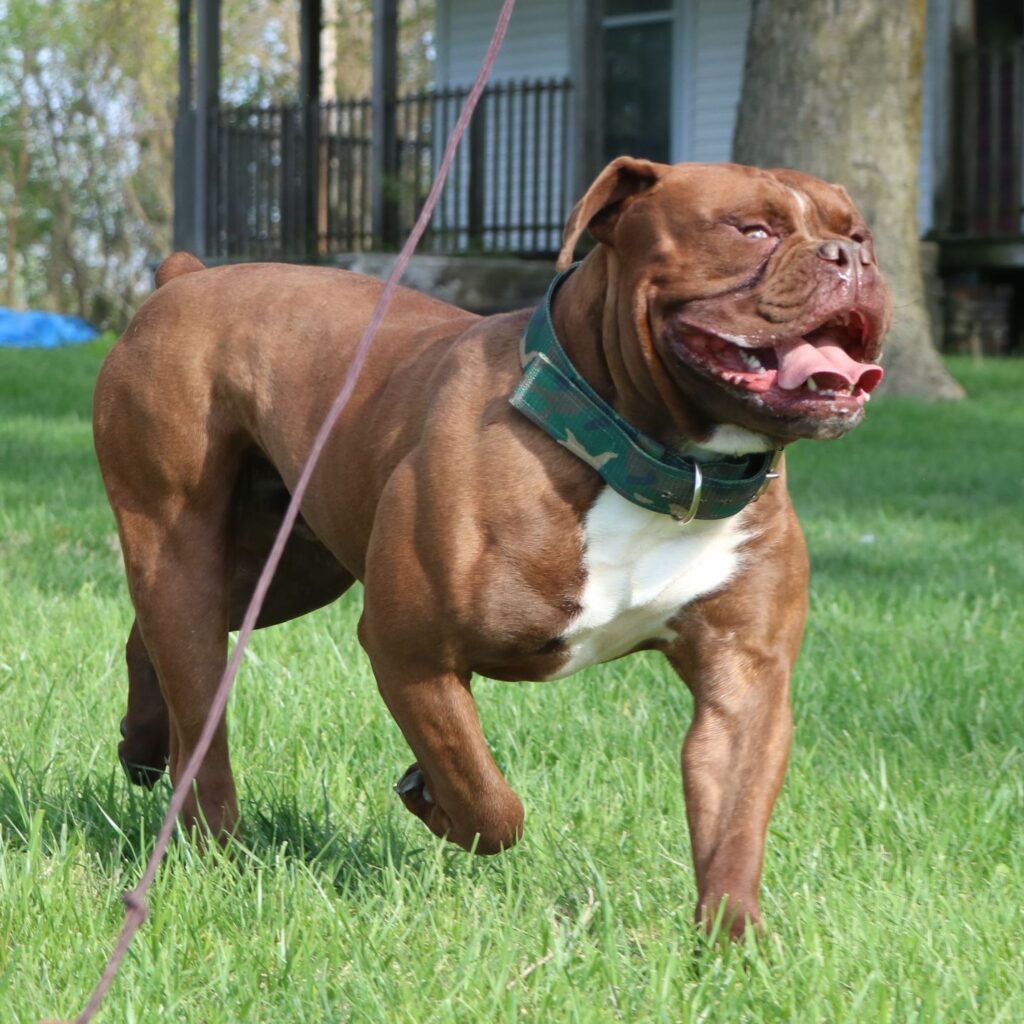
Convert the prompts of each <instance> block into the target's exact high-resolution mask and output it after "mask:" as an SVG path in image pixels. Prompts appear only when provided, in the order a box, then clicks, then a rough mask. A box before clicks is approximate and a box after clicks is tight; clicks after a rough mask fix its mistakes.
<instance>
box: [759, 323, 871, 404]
mask: <svg viewBox="0 0 1024 1024" xmlns="http://www.w3.org/2000/svg"><path fill="white" fill-rule="evenodd" d="M775 354H776V356H777V357H778V360H779V371H778V375H777V376H776V378H775V379H776V383H777V384H778V385H779V387H780V388H784V389H785V390H786V391H795V390H796V389H797V388H799V387H802V386H803V385H804V384H806V383H807V381H808V380H810V379H811V378H812V377H813V378H814V383H815V384H817V385H818V387H819V388H825V389H829V388H845V387H847V386H851V385H858V386H859V387H861V388H863V390H864V391H868V392H870V391H874V389H875V388H876V387H878V384H879V382H880V381H881V379H882V372H883V371H882V368H881V367H880V366H876V365H875V364H874V363H858V362H857V361H856V360H854V359H851V358H850V356H849V355H848V354H847V353H846V351H845V350H844V349H843V348H842V346H840V345H837V344H836V343H835V342H833V341H830V340H829V338H828V336H827V335H825V336H823V337H821V338H819V339H816V340H815V341H808V340H807V339H806V338H797V339H795V340H794V341H787V342H783V343H782V344H780V345H776V346H775ZM819 375H820V376H819Z"/></svg>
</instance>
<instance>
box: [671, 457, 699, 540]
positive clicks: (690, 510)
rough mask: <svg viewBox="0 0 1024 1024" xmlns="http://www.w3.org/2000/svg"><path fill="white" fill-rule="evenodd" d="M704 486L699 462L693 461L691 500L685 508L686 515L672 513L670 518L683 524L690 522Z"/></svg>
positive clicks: (697, 506)
mask: <svg viewBox="0 0 1024 1024" xmlns="http://www.w3.org/2000/svg"><path fill="white" fill-rule="evenodd" d="M703 488H704V477H703V475H702V474H701V471H700V464H699V463H697V462H695V463H694V464H693V501H691V502H690V507H689V508H688V509H687V510H686V515H684V516H677V515H675V514H674V513H673V514H672V518H673V519H674V520H675V521H676V522H677V523H682V524H683V526H685V525H686V524H687V523H689V522H692V521H693V518H694V517H695V516H696V515H697V509H698V508H700V493H701V491H702V490H703Z"/></svg>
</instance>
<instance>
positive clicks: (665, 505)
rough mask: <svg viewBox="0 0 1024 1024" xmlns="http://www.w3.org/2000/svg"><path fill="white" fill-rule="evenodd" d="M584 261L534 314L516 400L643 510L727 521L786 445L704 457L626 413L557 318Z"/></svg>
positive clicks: (764, 481)
mask: <svg viewBox="0 0 1024 1024" xmlns="http://www.w3.org/2000/svg"><path fill="white" fill-rule="evenodd" d="M578 266H579V264H578V263H576V264H573V266H571V267H570V268H569V269H568V270H565V271H563V272H562V273H560V274H558V275H557V276H556V277H555V279H554V281H552V282H551V287H550V288H549V289H548V293H547V296H546V298H545V300H544V302H543V303H542V304H541V305H540V306H538V307H537V309H536V310H535V311H534V314H533V316H532V317H531V318H530V322H529V324H527V327H526V331H525V332H524V333H523V339H522V343H521V346H520V358H521V360H522V364H523V369H524V371H525V372H524V373H523V378H522V380H521V381H520V382H519V385H518V386H517V387H516V389H515V391H513V392H512V395H511V397H510V398H509V401H510V402H511V403H512V405H513V406H514V407H515V408H516V409H518V410H519V411H520V412H521V413H522V414H523V415H524V416H525V417H526V418H527V419H529V420H531V421H532V422H533V423H535V424H536V425H537V426H538V427H540V428H541V430H543V431H544V432H545V433H547V434H549V435H550V436H551V437H553V438H554V439H555V440H556V441H557V442H558V443H559V444H560V445H562V446H563V447H565V448H567V449H568V450H569V451H570V452H572V453H573V455H575V456H576V457H577V458H579V459H582V460H583V461H584V462H586V463H587V465H589V466H591V467H592V468H593V469H595V470H596V471H597V472H598V473H599V474H600V475H601V477H602V478H603V479H604V480H605V482H606V483H607V484H608V485H609V486H611V487H613V488H614V489H615V490H616V491H618V492H619V494H621V495H622V496H623V497H624V498H627V499H628V500H629V501H631V502H633V504H635V505H639V506H640V507H641V508H646V509H650V510H652V511H654V512H661V513H664V514H665V515H670V516H672V517H673V518H674V519H678V520H679V521H680V522H684V523H688V522H689V521H690V520H691V519H725V518H727V517H728V516H733V515H735V514H736V513H737V512H739V511H741V510H742V509H744V508H746V506H747V505H749V504H750V502H752V501H755V500H756V499H757V498H758V496H759V495H760V494H761V492H762V491H763V490H764V489H765V487H767V486H768V483H769V482H770V481H771V480H773V479H774V478H775V477H776V476H777V475H778V474H777V473H776V472H775V467H776V464H777V463H778V460H779V456H780V454H781V449H780V450H779V451H775V452H755V453H753V454H751V455H740V456H735V457H723V458H721V459H717V460H715V461H713V462H707V461H703V460H702V461H700V462H698V461H697V460H696V459H693V458H690V457H687V456H685V455H679V454H676V453H675V452H672V451H670V450H669V449H667V448H666V447H665V446H664V445H662V444H659V443H658V442H657V441H655V440H654V439H653V438H651V437H647V436H646V435H645V434H642V433H641V432H640V431H639V430H637V429H636V428H635V427H633V426H632V425H630V424H629V423H627V422H626V421H625V420H624V419H623V418H622V417H621V416H619V415H618V413H616V412H615V410H614V409H612V407H611V406H610V405H608V403H607V402H605V401H604V399H602V398H601V397H600V395H598V394H597V393H596V392H595V391H594V389H593V388H592V387H591V386H590V385H589V384H588V383H587V382H586V381H585V380H584V379H583V377H582V376H581V375H580V373H579V372H578V371H577V370H576V368H575V367H574V366H573V365H572V363H571V362H570V361H569V357H568V356H567V355H566V354H565V350H564V349H563V348H562V346H561V345H560V344H559V342H558V338H557V336H556V335H555V328H554V325H553V323H552V321H551V301H552V299H553V297H554V294H555V292H556V291H557V290H558V287H559V285H561V283H562V282H563V281H564V280H565V279H566V278H567V277H568V276H569V275H570V274H571V273H572V272H573V271H574V270H575V269H576V267H578Z"/></svg>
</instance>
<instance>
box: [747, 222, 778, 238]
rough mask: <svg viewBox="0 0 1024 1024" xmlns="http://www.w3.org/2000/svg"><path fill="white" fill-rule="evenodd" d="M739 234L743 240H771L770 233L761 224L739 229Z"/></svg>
mask: <svg viewBox="0 0 1024 1024" xmlns="http://www.w3.org/2000/svg"><path fill="white" fill-rule="evenodd" d="M740 234H742V235H743V236H744V237H745V238H771V237H772V233H771V232H770V231H769V230H768V229H767V228H766V227H765V226H764V225H763V224H748V225H747V226H746V227H742V228H740Z"/></svg>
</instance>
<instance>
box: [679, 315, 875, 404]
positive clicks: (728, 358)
mask: <svg viewBox="0 0 1024 1024" xmlns="http://www.w3.org/2000/svg"><path fill="white" fill-rule="evenodd" d="M867 334H868V329H867V323H866V322H865V320H864V317H862V316H861V315H860V314H859V313H858V312H857V311H856V310H850V311H846V312H843V313H838V314H836V315H834V316H831V317H829V319H828V320H826V321H824V322H823V323H821V324H819V325H818V326H817V327H815V328H814V329H813V330H811V331H809V332H808V333H806V334H804V335H799V336H796V337H789V338H782V339H780V340H778V341H776V342H774V343H773V344H770V345H763V346H755V345H752V344H750V343H749V342H748V341H747V340H746V339H743V340H740V339H731V338H729V337H728V336H723V335H721V334H713V333H711V332H708V331H705V330H702V329H700V328H696V327H694V326H692V325H690V324H684V325H682V330H681V331H678V332H673V335H674V336H673V348H674V350H675V351H676V352H677V353H678V354H679V355H680V356H681V357H682V358H683V359H684V360H685V361H687V362H689V363H693V364H696V366H697V367H698V368H699V369H701V370H702V371H704V372H705V373H708V374H711V375H712V376H714V377H716V378H718V379H719V380H720V381H722V382H723V383H724V384H727V385H729V386H731V387H732V388H735V389H738V390H740V391H745V392H749V393H750V394H751V397H752V398H755V399H758V400H759V401H760V402H761V403H764V404H768V405H771V406H775V407H780V406H787V407H788V406H794V405H796V406H822V405H826V406H827V405H831V406H833V407H838V406H847V407H849V406H855V407H857V408H859V407H861V406H863V405H864V403H865V402H867V401H868V399H869V398H870V397H871V392H872V391H874V389H875V388H876V387H878V385H879V383H880V382H881V380H882V373H883V371H882V368H881V367H880V366H878V365H876V364H875V363H872V362H869V361H868V360H867V359H866V351H867Z"/></svg>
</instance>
